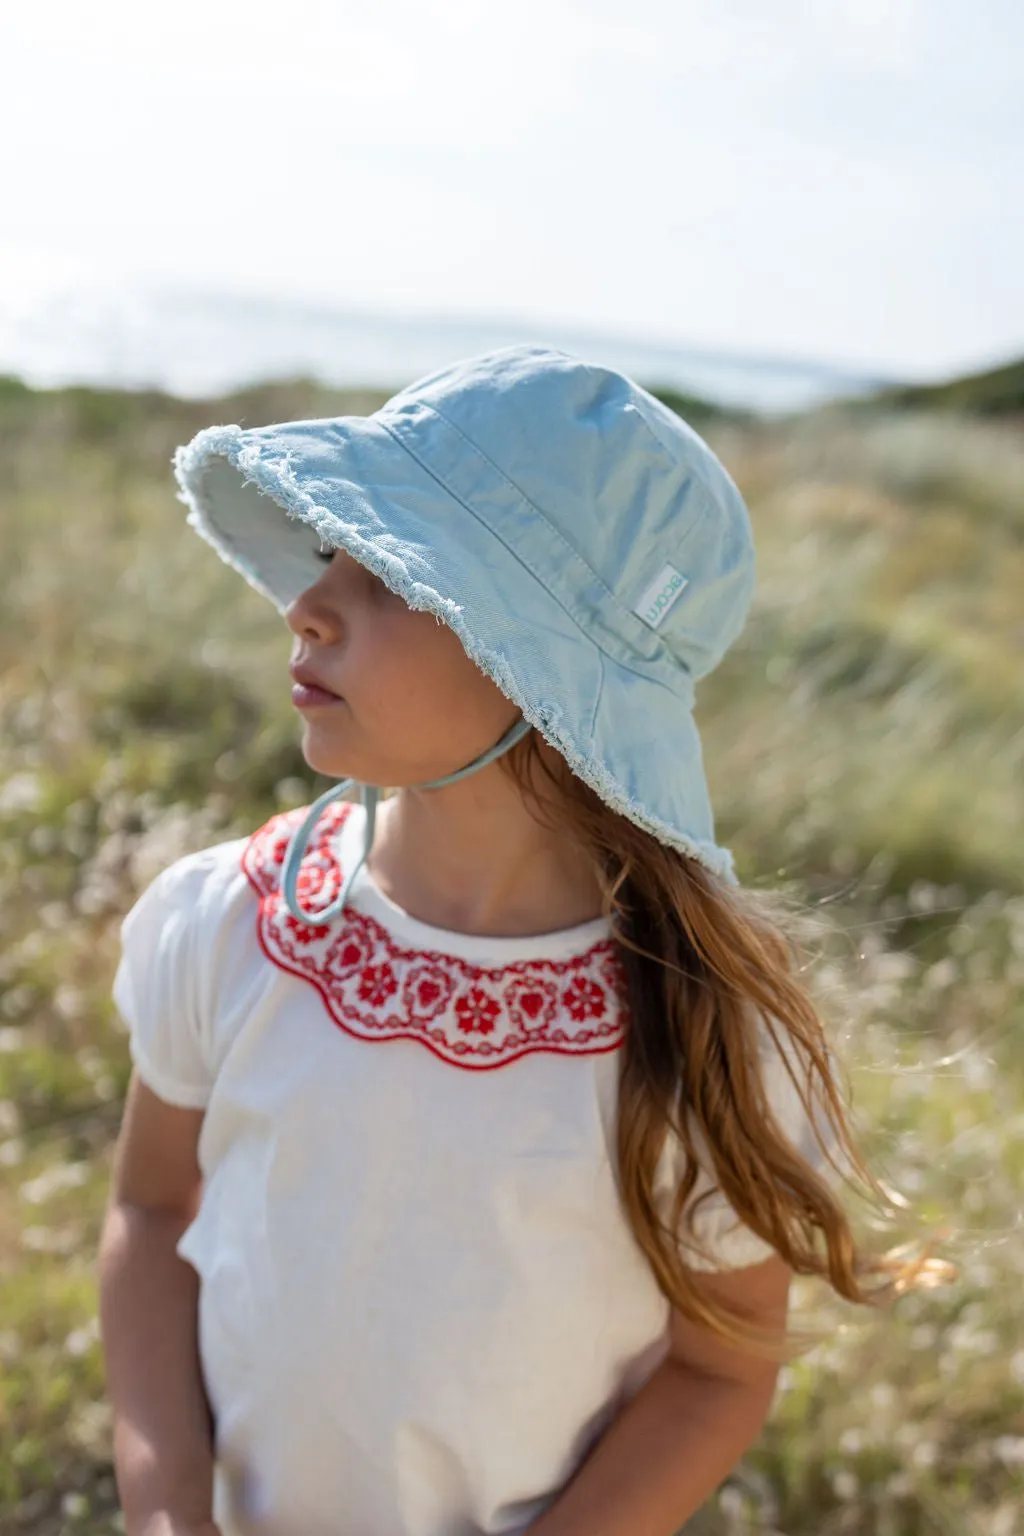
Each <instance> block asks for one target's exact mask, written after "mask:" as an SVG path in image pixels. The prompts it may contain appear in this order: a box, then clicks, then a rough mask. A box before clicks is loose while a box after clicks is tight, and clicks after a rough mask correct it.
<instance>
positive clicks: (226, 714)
mask: <svg viewBox="0 0 1024 1536" xmlns="http://www.w3.org/2000/svg"><path fill="white" fill-rule="evenodd" d="M654 387H655V388H656V389H657V386H656V384H655V386H654ZM657 392H658V393H660V394H662V396H663V397H664V398H666V399H667V400H668V403H670V404H671V405H673V407H674V408H675V409H677V410H679V411H680V412H681V413H682V414H683V415H685V416H686V417H687V419H688V420H690V421H691V422H692V423H693V424H694V425H695V426H696V427H697V428H698V430H700V431H701V432H702V433H703V434H704V435H705V436H706V437H707V439H708V440H709V441H710V442H711V444H712V446H713V447H714V448H715V449H716V451H717V452H718V453H719V454H720V456H721V457H722V459H723V460H724V462H725V463H726V465H727V466H728V468H729V469H730V471H731V473H732V474H733V476H734V478H735V479H736V480H737V482H738V484H739V486H740V488H741V490H742V491H743V493H744V495H745V497H746V499H747V501H748V504H749V506H750V508H751V512H752V515H753V519H754V523H755V532H756V536H757V541H758V547H759V560H760V584H759V591H758V596H757V600H756V604H755V608H754V612H753V615H752V618H751V621H750V623H749V625H748V627H747V630H746V631H745V633H744V635H743V637H742V639H741V641H740V642H739V643H738V644H737V646H736V647H735V649H734V650H733V651H732V652H731V653H730V655H729V656H728V658H727V660H726V662H725V663H724V664H723V665H722V667H721V668H720V669H719V671H718V672H717V673H716V674H714V675H713V676H712V677H711V678H710V679H709V680H708V681H707V683H706V684H705V685H704V686H703V688H702V690H701V691H700V694H699V697H698V710H699V716H700V722H701V727H702V731H703V734H704V739H705V742H706V751H707V758H708V767H709V776H710V780H711V785H712V791H713V795H714V799H715V803H716V808H717V813H718V820H719V829H720V832H721V835H722V837H723V839H724V840H725V841H727V842H728V843H730V844H731V846H732V847H733V848H734V849H735V851H736V854H737V857H738V860H739V864H740V868H741V872H742V874H743V876H744V878H745V879H747V880H748V881H750V882H752V883H755V884H770V885H779V884H781V885H784V886H786V887H787V888H788V889H789V890H790V891H791V892H792V893H793V894H794V896H795V897H796V898H798V899H799V900H800V901H801V902H803V903H805V904H806V905H808V906H809V907H810V908H812V909H813V910H815V911H818V912H819V913H820V916H821V918H822V923H823V927H822V939H821V952H820V956H819V959H818V966H817V972H818V977H819V985H820V987H821V989H822V996H823V997H824V998H825V999H826V1002H827V1001H828V997H829V995H830V994H831V993H832V992H834V994H835V995H836V996H839V995H840V992H841V990H842V991H845V995H846V1001H845V1003H844V1004H843V1007H842V1009H841V1010H837V1012H836V1015H835V1019H836V1022H835V1029H836V1033H837V1038H838V1040H839V1043H840V1047H841V1049H842V1050H843V1051H845V1056H846V1060H847V1063H848V1069H849V1073H850V1082H851V1085H852V1099H853V1106H854V1111H855V1122H856V1123H857V1124H858V1126H859V1128H860V1131H861V1137H862V1142H863V1144H864V1146H865V1150H866V1151H867V1152H868V1153H869V1155H870V1156H871V1158H872V1160H873V1163H874V1166H875V1168H876V1171H878V1173H879V1174H880V1175H881V1176H883V1177H884V1178H885V1179H887V1180H888V1182H889V1183H890V1184H891V1185H892V1186H894V1187H895V1188H896V1189H897V1190H899V1191H901V1192H902V1193H903V1195H905V1196H906V1197H907V1198H908V1199H909V1200H911V1201H912V1202H913V1206H914V1210H915V1212H916V1215H917V1217H918V1218H919V1220H920V1221H922V1222H924V1223H926V1224H931V1225H934V1226H939V1227H945V1228H946V1229H947V1230H948V1236H947V1238H946V1241H945V1249H944V1251H945V1252H946V1254H947V1255H948V1256H949V1257H951V1258H953V1259H954V1260H955V1261H957V1262H958V1263H959V1264H960V1266H961V1278H960V1280H959V1282H958V1283H957V1285H956V1286H954V1287H951V1288H949V1289H946V1290H942V1291H937V1292H932V1293H925V1294H922V1295H917V1296H908V1297H904V1298H902V1299H901V1300H900V1302H899V1303H898V1304H897V1306H896V1309H895V1310H894V1312H893V1313H892V1314H890V1315H888V1316H882V1317H878V1316H875V1315H865V1314H864V1313H863V1311H862V1309H855V1308H852V1307H846V1306H843V1307H841V1308H837V1307H833V1308H832V1309H831V1311H830V1310H829V1305H830V1304H829V1302H828V1298H827V1297H826V1298H823V1299H822V1298H819V1297H818V1295H817V1293H815V1296H814V1298H813V1300H814V1303H815V1305H816V1306H820V1307H821V1308H822V1309H823V1311H824V1314H825V1315H826V1316H827V1317H828V1318H830V1319H831V1322H832V1324H833V1325H834V1328H835V1331H834V1333H833V1335H832V1338H831V1339H830V1340H829V1342H827V1343H826V1344H824V1345H822V1346H820V1347H819V1348H818V1349H816V1350H815V1351H814V1352H813V1353H812V1354H811V1355H809V1356H807V1357H806V1358H804V1359H802V1360H800V1361H798V1362H796V1363H795V1364H793V1365H791V1366H788V1367H786V1369H785V1371H784V1372H783V1376H782V1379H781V1382H780V1389H779V1393H778V1396H777V1398H776V1402H775V1406H774V1408H773V1412H772V1415H771V1419H770V1421H769V1424H768V1426H767V1427H766V1429H765V1432H764V1434H763V1435H762V1437H761V1439H760V1440H759V1442H758V1444H757V1446H756V1447H755V1448H754V1449H753V1450H752V1451H751V1453H750V1454H749V1455H748V1456H747V1457H746V1458H745V1459H744V1462H743V1463H742V1465H741V1466H740V1467H739V1468H738V1469H737V1470H736V1472H735V1473H734V1475H733V1476H732V1477H731V1478H730V1479H729V1482H728V1484H727V1485H726V1487H725V1489H724V1490H723V1492H722V1494H721V1496H720V1497H719V1499H718V1500H717V1501H716V1507H717V1511H718V1517H719V1519H720V1520H721V1522H723V1526H724V1528H727V1529H729V1530H736V1531H742V1530H759V1531H780V1532H785V1533H787V1536H802V1533H806V1532H814V1533H815V1536H830V1533H844V1536H846V1533H856V1536H867V1533H873V1536H874V1533H878V1536H925V1533H928V1536H931V1533H935V1532H951V1533H953V1532H955V1533H956V1536H965V1533H967V1536H970V1533H975V1532H977V1533H986V1536H1012V1533H1014V1532H1017V1531H1020V1530H1022V1529H1024V1514H1022V1513H1021V1511H1022V1510H1024V1305H1022V1301H1021V1284H1020V1276H1021V1273H1022V1272H1024V1231H1022V1226H1021V1190H1022V1188H1024V1093H1022V1086H1024V1005H1022V990H1021V982H1022V980H1024V817H1022V814H1021V812H1022V804H1021V801H1022V788H1021V786H1022V784H1024V696H1022V685H1021V677H1022V661H1024V496H1022V491H1024V364H1022V365H1020V366H1018V367H1016V368H1009V369H1000V370H998V372H996V373H992V374H988V375H984V376H979V377H977V378H975V379H971V380H959V381H956V382H955V383H953V384H950V385H948V386H946V387H944V388H941V389H939V388H936V389H930V390H922V389H916V390H905V391H892V392H889V393H888V394H887V395H886V396H884V397H882V396H879V397H875V398H871V399H867V400H861V401H858V402H856V403H848V404H842V403H835V404H832V405H829V406H825V407H821V408H818V409H816V410H814V411H811V412H807V413H805V414H801V415H795V416H790V417H788V418H779V419H773V420H765V419H761V418H758V417H755V416H747V415H743V414H741V413H736V412H727V411H721V410H716V409H714V408H713V407H711V406H709V405H707V404H705V403H703V402H701V401H695V400H691V399H686V398H684V397H681V396H679V395H673V394H672V393H671V392H669V391H664V390H658V391H657ZM383 399H384V394H383V393H376V392H374V393H370V392H354V391H339V390H329V389H326V388H323V387H320V386H318V385H317V384H315V383H313V382H310V381H308V380H301V379H300V380H294V381H286V382H281V383H277V384H269V385H265V386H261V387H259V388H254V389H251V390H248V391H245V392H242V393H238V394H235V395H232V396H230V397H225V398H221V399H216V400H201V401H196V400H190V401H182V400H178V399H174V398H171V397H169V396H165V395H162V394H159V393H118V392H114V391H109V392H108V391H102V390H94V389H86V388H66V389H55V390H41V391H35V390H32V389H29V388H27V387H25V386H24V385H22V384H21V383H19V382H18V381H17V380H15V379H3V380H0V527H2V534H3V548H4V559H3V562H2V566H0V1530H2V1531H3V1532H5V1533H14V1532H33V1533H43V1532H46V1533H50V1532H58V1531H82V1532H90V1533H99V1532H108V1531H113V1530H117V1529H120V1528H121V1527H120V1523H119V1522H120V1517H119V1515H118V1514H117V1513H116V1510H117V1500H116V1494H115V1489H114V1483H113V1477H112V1473H111V1462H110V1421H109V1411H108V1407H107V1405H106V1402H105V1396H104V1382H103V1371H102V1361H101V1354H100V1347H99V1342H98V1334H97V1324H96V1285H95V1246H96V1241H97V1236H98V1230H99V1223H100V1219H101V1215H102V1210H103V1205H104V1201H105V1198H106V1192H107V1184H108V1179H109V1175H110V1166H111V1149H112V1144H113V1140H114V1137H115V1134H116V1130H117V1125H118V1121H119V1117H120V1112H121V1104H122V1099H123V1093H124V1089H125V1085H126V1081H127V1077H128V1071H129V1063H128V1054H127V1046H126V1038H125V1033H124V1030H123V1028H122V1027H121V1026H120V1024H119V1022H118V1020H117V1019H116V1017H115V1014H114V1010H113V1004H112V1002H111V998H110V983H111V980H112V977H113V972H114V969H115V966H116V962H117V954H118V925H119V921H120V918H121V916H122V915H123V913H124V912H125V911H126V910H127V908H128V906H129V905H130V904H131V902H132V901H133V900H134V898H135V896H136V895H137V894H138V892H139V891H140V890H141V888H142V887H143V886H144V885H145V884H146V883H147V882H148V881H149V880H150V879H151V878H152V877H153V876H154V875H155V874H156V873H157V872H158V871H159V870H160V869H162V868H163V867H165V866H166V865H167V864H168V863H170V862H171V861H172V860H173V859H175V858H176V857H177V856H178V855H179V854H182V853H185V852H187V851H189V850H191V849H193V848H197V847H200V846H204V845H207V844H210V843H213V842H217V841H220V840H222V839H225V838H228V837H234V836H237V835H240V834H241V833H243V832H246V831H249V830H251V829H253V828H254V827H255V826H257V825H259V824H260V822H262V821H263V820H264V819H265V818H266V817H267V816H268V815H270V814H271V813H273V812H274V811H275V810H278V809H282V808H285V807H288V806H293V805H299V804H305V803H308V802H309V801H310V800H311V799H312V798H313V797H314V795H315V794H316V793H319V792H320V790H322V789H323V788H326V787H327V783H328V781H327V780H324V779H321V778H319V777H318V776H317V775H315V774H313V773H311V771H310V770H309V769H308V768H307V766H306V764H305V762H304V760H303V758H302V755H301V752H300V750H299V747H298V740H299V724H298V721H297V718H296V716H295V712H294V709H293V707H292V705H291V703H290V699H289V684H288V678H287V673H286V666H287V661H288V655H289V640H290V635H289V634H288V632H287V630H286V628H285V626H284V625H283V624H282V623H281V622H280V620H279V618H278V617H277V615H276V614H275V613H274V611H273V610H272V608H271V606H270V605H269V604H268V603H267V602H266V601H265V600H264V599H263V598H261V597H260V596H259V595H258V594H256V593H255V592H253V591H251V590H250V589H249V588H247V587H246V586H245V584H244V583H243V582H242V581H241V580H240V579H239V578H238V577H237V576H236V575H235V574H233V573H232V572H231V571H229V570H228V569H227V567H225V566H224V565H222V563H221V562H220V561H219V560H218V559H217V558H216V556H215V555H214V553H213V551H211V550H210V549H209V548H208V547H207V546H206V545H205V544H204V543H203V541H201V540H200V539H198V538H196V536H195V535H194V534H193V533H191V532H190V531H189V530H187V528H186V526H185V510H184V507H183V506H182V505H181V503H180V502H178V501H177V500H176V497H175V486H174V481H173V475H172V472H171V465H170V460H171V455H172V453H173V450H174V448H175V446H176V445H177V444H178V443H181V442H185V441H186V440H187V439H188V438H189V437H191V436H192V434H193V433H194V432H196V431H197V430H198V429H199V428H201V427H203V426H207V425H210V424H212V423H215V422H235V421H237V422H241V423H243V424H245V425H258V424H261V423H265V422H270V421H275V420H283V419H298V418H305V417H311V416H321V415H334V414H339V413H364V412H369V411H371V410H373V409H375V408H376V406H377V405H378V404H379V403H381V401H382V400H383ZM825 919H827V920H828V926H827V928H826V927H825V921H824V920H825ZM871 1219H872V1220H873V1219H874V1218H871Z"/></svg>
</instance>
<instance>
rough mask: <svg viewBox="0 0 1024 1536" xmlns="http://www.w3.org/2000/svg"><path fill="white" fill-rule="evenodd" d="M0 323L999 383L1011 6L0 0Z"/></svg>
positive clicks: (1015, 159) (1018, 174) (1012, 270)
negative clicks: (292, 321) (643, 344)
mask: <svg viewBox="0 0 1024 1536" xmlns="http://www.w3.org/2000/svg"><path fill="white" fill-rule="evenodd" d="M0 186H2V188H3V198H2V201H0V291H2V292H3V293H4V294H6V296H7V298H6V302H7V303H9V304H10V303H13V304H24V305H29V304H38V303H45V302H46V296H47V294H48V293H49V292H51V291H52V290H53V289H54V288H56V287H57V286H59V285H62V284H81V285H84V286H86V287H87V286H88V285H89V284H92V283H103V284H106V285H109V284H111V283H114V284H116V285H118V286H119V287H121V288H122V289H123V290H124V291H125V292H131V290H132V289H133V286H138V285H165V286H167V285H169V286H173V287H176V288H186V289H201V290H203V291H207V292H211V291H214V292H215V291H224V290H226V291H230V292H232V293H235V294H239V293H246V294H252V295H256V296H259V295H265V296H267V297H273V298H288V299H294V300H296V301H300V302H312V303H317V304H320V303H329V304H337V305H338V306H341V307H343V308H346V309H352V308H356V309H359V308H362V307H366V308H367V309H370V310H376V311H386V312H388V313H396V314H407V315H412V314H444V315H449V316H451V315H476V316H499V315H500V316H509V317H511V316H515V317H524V318H528V319H532V320H537V321H543V320H557V321H559V322H561V323H565V324H573V325H580V326H584V327H589V328H594V329H597V330H600V331H603V332H622V333H623V334H630V335H635V336H642V337H645V338H648V339H651V340H669V341H674V342H681V343H689V344H692V345H693V346H695V347H707V348H716V347H721V348H723V349H726V350H736V351H741V352H744V353H748V354H749V353H765V354H769V355H772V356H794V357H805V358H815V359H822V360H826V361H829V362H833V363H836V364H839V365H848V366H853V367H866V368H869V369H878V370H880V371H883V372H886V373H890V374H896V375H900V376H903V377H906V378H917V379H930V378H941V377H944V376H946V375H948V374H951V373H957V372H968V371H971V370H972V369H979V368H983V367H987V366H993V365H995V364H998V363H1000V362H1003V361H1009V360H1010V359H1011V358H1013V357H1014V356H1015V355H1020V354H1022V353H1024V283H1022V281H1021V273H1022V271H1024V216H1022V214H1021V201H1022V200H1021V196H1020V189H1021V187H1024V6H1021V5H1020V4H1019V0H970V3H965V0H957V3H952V0H770V3H767V0H631V3H630V4H628V5H624V4H622V3H621V0H618V3H615V4H612V3H611V0H573V3H569V0H515V3H514V4H509V5H500V4H498V3H496V0H388V4H387V5H372V4H368V3H366V0H363V3H360V4H359V5H355V4H352V3H350V0H333V3H329V0H288V3H287V4H269V3H266V0H245V3H241V0H239V3H236V0H175V3H174V4H173V5H166V4H162V3H158V0H153V3H150V4H147V5H139V4H137V3H134V0H133V3H127V0H91V3H90V4H88V5H82V4H81V0H31V3H29V0H10V3H8V4H7V5H5V6H4V7H3V8H2V15H0Z"/></svg>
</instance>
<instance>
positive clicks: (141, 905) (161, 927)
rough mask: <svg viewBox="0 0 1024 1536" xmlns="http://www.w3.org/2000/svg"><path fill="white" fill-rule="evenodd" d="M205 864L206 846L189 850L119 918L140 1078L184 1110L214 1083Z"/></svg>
mask: <svg viewBox="0 0 1024 1536" xmlns="http://www.w3.org/2000/svg"><path fill="white" fill-rule="evenodd" d="M208 862H209V861H208V859H207V858H205V857H204V851H201V852H200V853H193V854H187V855H185V857H183V858H180V859H178V860H176V862H175V863H173V864H170V865H168V867H167V868H166V869H164V870H163V871H162V872H161V873H160V874H159V875H157V876H156V878H155V879H154V880H152V881H151V882H150V884H149V885H148V886H147V887H146V888H145V890H144V891H143V892H142V895H141V896H140V897H139V898H138V899H137V901H136V902H135V905H134V906H133V907H132V908H131V909H130V910H129V911H128V913H127V915H126V916H125V917H124V918H123V919H122V922H121V957H120V961H119V964H118V967H117V972H116V974H115V976H114V982H113V999H114V1003H115V1005H116V1007H117V1010H118V1013H119V1014H120V1016H121V1018H122V1019H123V1021H124V1023H125V1024H126V1025H127V1027H128V1032H129V1050H130V1053H131V1057H132V1061H133V1062H134V1064H135V1067H136V1069H137V1071H138V1074H139V1076H140V1077H141V1078H142V1080H143V1082H144V1083H145V1084H146V1086H147V1087H148V1088H151V1089H152V1090H153V1092H154V1093H156V1094H157V1095H158V1096H159V1097H160V1098H161V1099H164V1100H166V1102H167V1103H169V1104H175V1105H177V1106H179V1107H181V1108H184V1109H201V1108H203V1107H204V1106H205V1104H206V1102H207V1100H208V1098H209V1095H210V1089H211V1085H212V1074H211V1072H210V1069H209V1065H208V1061H207V1051H206V1045H205V1037H206V1035H207V1028H208V1026H207V1021H206V1020H205V1019H204V1016H203V1005H202V985H201V977H200V969H201V963H202V957H201V954H200V936H199V929H200V926H201V924H202V920H203V914H202V911H201V895H202V888H203V883H204V876H205V874H206V866H207V864H208Z"/></svg>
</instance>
